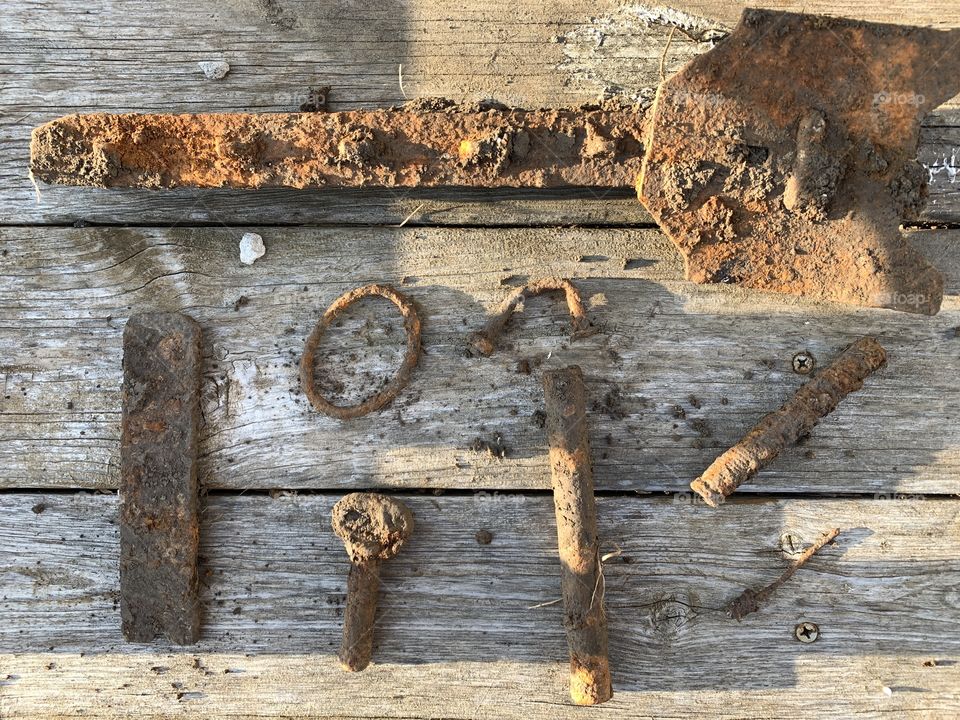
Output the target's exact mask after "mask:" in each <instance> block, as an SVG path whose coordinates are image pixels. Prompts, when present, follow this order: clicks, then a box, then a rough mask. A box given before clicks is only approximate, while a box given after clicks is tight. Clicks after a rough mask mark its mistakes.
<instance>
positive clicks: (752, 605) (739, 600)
mask: <svg viewBox="0 0 960 720" xmlns="http://www.w3.org/2000/svg"><path fill="white" fill-rule="evenodd" d="M839 534H840V528H833V529H832V530H828V531H827V532H825V533H823V535H821V536H820V537H819V538H817V540H816V542H814V543H813V545H811V546H810V547H808V548H807V549H806V550H804V551H803V552H802V553H800V556H799V557H798V558H797V559H796V560H794V561H793V562H792V563H790V565H789V567H787V569H786V570H784V571H783V572H782V573H780V576H779V577H778V578H777V579H776V580H774V581H773V582H771V583H769V584H768V585H765V586H764V587H762V588H760V589H759V590H754V589H753V588H747V589H746V590H744V591H743V592H742V593H740V595H738V596H737V597H736V599H735V600H733V602H731V603H730V604H729V605H727V613H728V614H729V615H730V617H732V618H733V619H734V620H736V621H738V622H739V621H740V620H743V618H745V617H746V616H747V615H749V614H750V613H752V612H756V611H757V610H759V609H760V606H761V605H762V604H763V603H765V602H766V601H767V600H768V599H769V598H770V596H771V595H773V593H774V592H776V591H777V589H778V588H779V587H780V586H781V585H783V584H784V583H785V582H787V580H789V579H790V578H792V577H793V574H794V573H795V572H796V571H797V570H799V569H800V568H802V567H803V566H804V565H806V564H807V562H808V561H809V560H810V558H812V557H813V556H814V555H816V554H817V553H818V552H820V550H822V549H823V548H824V546H826V545H827V544H828V543H831V542H833V541H834V540H835V539H836V538H837V535H839ZM788 537H789V536H788ZM781 542H782V541H781Z"/></svg>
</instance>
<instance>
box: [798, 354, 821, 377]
mask: <svg viewBox="0 0 960 720" xmlns="http://www.w3.org/2000/svg"><path fill="white" fill-rule="evenodd" d="M792 364H793V371H794V372H795V373H797V375H809V374H810V373H811V372H813V368H815V367H816V365H817V360H816V358H814V357H813V353H811V352H810V351H808V350H801V351H800V352H798V353H797V354H796V355H794V356H793V363H792Z"/></svg>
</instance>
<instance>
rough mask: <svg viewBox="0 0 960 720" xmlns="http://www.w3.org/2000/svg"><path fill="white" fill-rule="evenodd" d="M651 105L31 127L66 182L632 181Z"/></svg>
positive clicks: (40, 150)
mask: <svg viewBox="0 0 960 720" xmlns="http://www.w3.org/2000/svg"><path fill="white" fill-rule="evenodd" d="M642 119H643V114H642V111H639V110H634V109H603V108H595V109H588V108H583V109H562V110H507V109H497V108H491V109H482V108H479V107H471V106H457V105H453V104H449V103H446V102H442V101H438V102H419V103H415V104H412V105H410V106H405V107H403V108H400V109H379V110H355V111H348V112H325V113H275V114H246V113H235V114H202V115H135V114H117V115H111V114H90V115H68V116H65V117H62V118H59V119H57V120H54V121H52V122H49V123H47V124H45V125H41V126H40V127H37V128H35V129H34V131H33V138H32V141H31V144H30V155H31V159H30V168H31V171H32V173H33V177H34V178H36V179H37V180H41V181H43V182H47V183H52V184H62V185H90V186H94V187H108V188H110V187H142V188H175V187H201V188H217V187H230V188H265V187H291V188H311V187H313V188H316V187H364V186H373V187H438V186H452V187H456V186H466V187H533V188H550V187H566V186H591V187H623V188H627V187H631V186H632V185H633V183H634V180H635V178H636V175H637V172H638V171H639V170H640V162H641V158H642V156H643V148H642V146H641V144H640V135H641V129H640V125H641V122H642Z"/></svg>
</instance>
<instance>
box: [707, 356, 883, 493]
mask: <svg viewBox="0 0 960 720" xmlns="http://www.w3.org/2000/svg"><path fill="white" fill-rule="evenodd" d="M886 362H887V353H886V351H885V350H884V349H883V346H881V345H880V343H879V342H877V340H876V339H874V338H872V337H865V338H861V339H860V340H858V341H857V342H855V343H853V344H852V345H851V346H850V347H848V348H847V349H846V350H844V351H843V353H841V354H840V356H839V357H838V358H837V359H836V360H834V361H833V363H832V364H831V365H830V366H829V367H827V368H824V369H823V370H821V371H820V372H819V373H818V374H817V376H816V377H815V378H813V379H812V380H811V381H810V382H808V383H807V384H806V385H804V386H803V387H801V388H800V389H799V390H797V392H796V394H795V395H794V396H793V397H792V398H790V400H788V401H787V402H786V403H785V404H784V405H783V406H782V407H781V408H780V409H779V410H776V411H774V412H772V413H770V414H769V415H766V416H765V417H764V418H763V419H762V420H760V422H758V423H757V424H756V425H755V426H754V427H753V429H752V430H751V431H750V432H748V433H747V434H746V435H745V436H744V437H743V438H742V439H741V440H740V442H738V443H737V444H736V445H734V446H733V447H732V448H730V449H729V450H727V451H726V452H725V453H723V454H722V455H721V456H720V457H718V458H717V459H716V460H714V461H713V464H712V465H710V467H708V468H707V469H706V471H705V472H704V473H703V474H702V475H701V476H700V477H698V478H697V479H696V480H694V481H693V482H692V483H690V487H691V488H692V489H693V491H694V492H696V493H697V494H699V495H700V497H702V498H703V499H704V502H706V503H707V504H708V505H710V506H711V507H718V506H719V505H720V504H722V503H723V502H724V500H725V499H726V498H727V497H729V496H730V494H731V493H733V492H734V491H735V490H736V489H737V488H738V487H740V485H741V484H742V483H744V482H746V481H747V480H749V479H750V478H752V477H753V476H754V475H756V474H757V472H758V471H759V470H760V469H761V468H764V467H766V466H767V465H769V464H770V463H771V462H773V461H774V460H775V459H776V457H777V456H778V455H779V454H780V452H781V451H782V450H783V449H784V448H786V447H789V446H791V445H794V444H796V442H797V441H798V440H799V439H800V438H802V437H806V436H807V435H809V434H810V432H811V431H812V430H813V428H814V427H815V426H816V424H817V423H818V422H820V420H821V419H822V418H824V417H826V416H827V415H829V414H830V413H831V412H833V411H834V410H835V409H836V407H837V405H839V404H840V401H841V400H843V399H844V398H845V397H846V396H847V395H849V394H850V393H852V392H855V391H856V390H859V389H860V388H861V387H863V382H864V380H865V379H866V378H867V377H868V376H870V375H871V374H872V373H874V372H875V371H877V370H879V369H880V368H881V367H883V366H884V365H885V364H886Z"/></svg>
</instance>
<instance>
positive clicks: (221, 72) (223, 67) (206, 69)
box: [197, 60, 230, 80]
mask: <svg viewBox="0 0 960 720" xmlns="http://www.w3.org/2000/svg"><path fill="white" fill-rule="evenodd" d="M197 66H198V67H199V68H200V69H201V70H202V71H203V74H204V75H206V76H207V77H208V78H209V79H210V80H223V78H225V77H226V76H227V73H228V72H230V63H228V62H224V61H223V60H203V61H202V62H198V63H197Z"/></svg>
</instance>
